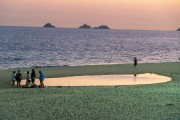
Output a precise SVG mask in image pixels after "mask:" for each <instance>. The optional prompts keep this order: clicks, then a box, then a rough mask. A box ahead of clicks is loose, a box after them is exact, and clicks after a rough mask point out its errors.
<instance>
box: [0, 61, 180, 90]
mask: <svg viewBox="0 0 180 120" xmlns="http://www.w3.org/2000/svg"><path fill="white" fill-rule="evenodd" d="M178 65H179V63H178V62H169V63H167V62H165V63H139V64H138V65H137V68H136V69H134V66H133V64H110V65H109V64H106V65H84V66H56V67H42V68H41V67H40V68H36V69H35V71H36V74H37V76H36V79H37V78H38V76H39V74H38V71H40V70H41V71H42V72H43V73H44V74H45V78H57V77H72V76H83V75H110V74H121V75H122V74H143V73H155V74H159V75H163V76H167V77H172V75H173V73H178V74H179V71H180V70H179V71H178V70H173V69H179V68H178ZM170 68H172V69H170ZM18 69H19V70H21V73H22V76H23V79H25V76H26V74H25V72H26V71H30V72H31V69H32V68H14V69H7V70H0V82H1V83H2V84H0V88H9V87H10V85H9V84H10V82H11V74H12V72H13V71H14V70H15V71H17V70H18ZM172 80H173V79H172Z"/></svg>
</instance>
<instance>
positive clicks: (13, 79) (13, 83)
mask: <svg viewBox="0 0 180 120" xmlns="http://www.w3.org/2000/svg"><path fill="white" fill-rule="evenodd" d="M15 81H16V71H13V74H12V85H15Z"/></svg>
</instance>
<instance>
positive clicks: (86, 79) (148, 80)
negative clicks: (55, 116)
mask: <svg viewBox="0 0 180 120" xmlns="http://www.w3.org/2000/svg"><path fill="white" fill-rule="evenodd" d="M169 81H171V78H170V77H166V76H161V75H157V74H150V73H145V74H137V75H136V76H135V75H92V76H75V77H61V78H45V81H44V84H45V86H115V85H141V84H156V83H164V82H169ZM35 82H36V84H37V85H39V80H38V79H36V81H35ZM22 84H23V85H24V84H25V80H23V81H22Z"/></svg>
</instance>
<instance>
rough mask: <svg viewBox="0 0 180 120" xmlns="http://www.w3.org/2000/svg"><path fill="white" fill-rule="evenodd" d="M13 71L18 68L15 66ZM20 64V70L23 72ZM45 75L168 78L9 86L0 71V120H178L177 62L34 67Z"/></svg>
mask: <svg viewBox="0 0 180 120" xmlns="http://www.w3.org/2000/svg"><path fill="white" fill-rule="evenodd" d="M15 70H16V71H17V69H15ZM27 70H30V69H26V68H23V69H21V71H22V73H23V75H25V74H24V72H25V71H27ZM38 70H42V71H43V72H44V73H45V76H46V77H63V76H75V75H104V74H134V73H146V72H152V73H157V74H161V75H165V76H169V77H172V81H171V82H168V83H162V84H154V85H137V86H118V87H116V86H112V87H61V88H58V87H57V88H56V87H52V88H50V87H49V88H44V89H38V88H35V89H23V88H11V86H10V82H11V72H12V71H13V69H11V70H1V71H0V96H1V97H0V120H8V119H9V120H10V119H13V120H24V119H42V120H45V119H47V120H49V119H59V120H96V119H100V120H145V119H146V120H180V63H154V64H139V65H138V66H137V69H136V70H135V69H134V68H133V66H132V65H128V64H127V65H96V66H77V67H48V68H38V69H36V72H37V71H38Z"/></svg>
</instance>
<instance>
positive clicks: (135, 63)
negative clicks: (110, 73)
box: [134, 57, 137, 68]
mask: <svg viewBox="0 0 180 120" xmlns="http://www.w3.org/2000/svg"><path fill="white" fill-rule="evenodd" d="M136 66H137V58H136V57H135V58H134V68H136Z"/></svg>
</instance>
